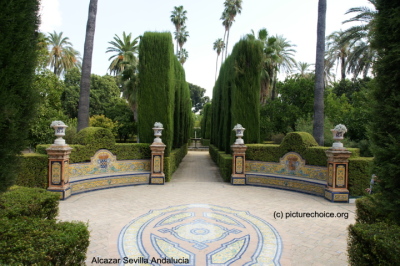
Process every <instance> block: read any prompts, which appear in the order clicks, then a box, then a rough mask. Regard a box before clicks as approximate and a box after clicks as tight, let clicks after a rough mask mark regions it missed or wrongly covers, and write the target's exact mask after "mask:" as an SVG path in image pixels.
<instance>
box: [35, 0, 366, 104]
mask: <svg viewBox="0 0 400 266" xmlns="http://www.w3.org/2000/svg"><path fill="white" fill-rule="evenodd" d="M327 2H328V8H327V24H326V34H327V35H329V34H330V33H332V32H333V31H337V30H340V29H346V28H347V27H348V25H346V24H345V25H342V21H344V20H346V19H348V18H350V17H351V16H349V15H347V16H345V15H344V13H345V12H346V11H347V10H348V9H349V8H352V7H359V6H369V5H368V4H369V3H368V1H367V0H334V1H333V0H328V1H327ZM223 3H224V1H223V0H201V1H198V0H197V1H195V0H192V1H190V0H150V1H132V0H128V1H127V0H113V1H110V0H99V1H98V10H97V21H96V33H95V40H94V51H93V66H92V73H95V74H98V75H105V74H106V73H107V69H108V66H109V64H110V62H109V61H108V58H109V57H110V56H111V54H110V53H108V54H106V53H105V51H106V49H107V47H108V46H110V45H109V43H108V42H109V41H111V40H112V39H113V37H114V35H115V34H117V35H119V36H122V32H123V31H125V32H126V33H132V36H133V37H137V36H139V35H142V34H143V33H144V32H145V31H158V32H164V31H169V32H171V33H173V32H174V31H175V27H174V25H173V24H172V22H171V20H170V15H171V11H172V10H173V9H174V6H180V5H183V6H184V8H185V10H187V17H188V20H187V22H186V25H187V30H188V31H189V35H190V37H189V39H188V42H187V43H186V44H185V45H184V48H185V49H186V50H187V51H188V53H189V58H188V59H187V62H186V63H185V64H184V68H185V71H186V80H187V81H188V82H190V83H193V84H196V85H198V86H200V87H203V88H205V89H206V90H207V92H206V95H208V96H211V95H212V89H213V86H214V81H215V66H216V59H217V53H216V52H215V51H214V50H213V43H214V42H215V40H217V39H218V38H223V36H224V27H223V26H222V20H220V17H221V14H222V12H223V9H224V6H223ZM88 8H89V0H42V13H41V14H42V25H41V28H40V29H41V31H43V32H44V33H48V32H53V31H56V32H63V36H65V37H69V39H70V42H71V43H72V44H73V47H74V48H75V49H76V50H78V51H79V52H80V53H81V56H82V57H83V46H84V41H85V31H86V22H87V15H88ZM317 12H318V0H280V1H277V0H261V1H260V0H259V1H255V0H243V9H242V14H241V15H238V16H237V17H236V19H235V22H234V23H233V26H232V28H231V33H230V37H229V43H228V45H229V46H228V52H229V51H230V50H231V49H232V47H233V45H234V44H235V43H236V42H238V41H239V40H240V38H241V37H243V36H245V35H246V34H248V33H250V31H251V30H252V29H253V30H254V31H255V32H258V30H259V29H261V28H264V27H265V28H267V30H268V32H269V34H270V35H275V34H279V35H283V36H284V37H285V38H286V39H287V40H289V41H290V42H291V43H292V44H295V45H296V48H295V49H296V50H297V53H296V55H295V59H296V60H297V61H302V62H307V63H310V64H314V63H315V47H316V31H317Z"/></svg>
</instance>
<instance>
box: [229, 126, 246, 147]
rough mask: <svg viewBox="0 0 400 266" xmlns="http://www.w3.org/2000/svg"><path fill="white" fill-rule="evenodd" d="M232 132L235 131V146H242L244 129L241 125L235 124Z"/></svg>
mask: <svg viewBox="0 0 400 266" xmlns="http://www.w3.org/2000/svg"><path fill="white" fill-rule="evenodd" d="M232 130H233V131H236V137H237V139H236V141H235V144H244V141H243V139H242V137H243V133H244V131H245V130H246V129H245V128H244V127H243V126H242V125H241V124H236V126H235V127H234V128H233V129H232Z"/></svg>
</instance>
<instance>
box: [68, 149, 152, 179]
mask: <svg viewBox="0 0 400 266" xmlns="http://www.w3.org/2000/svg"><path fill="white" fill-rule="evenodd" d="M150 166H151V163H150V160H121V161H117V158H116V156H114V155H113V154H112V153H111V152H110V151H109V150H105V149H102V150H98V151H97V152H96V153H95V155H94V156H93V157H92V158H91V159H90V163H74V164H70V165H69V167H68V174H69V177H70V179H71V181H72V180H77V179H79V178H81V177H87V176H99V175H107V174H110V175H111V174H122V173H131V172H147V171H150Z"/></svg>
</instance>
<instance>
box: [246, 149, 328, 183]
mask: <svg viewBox="0 0 400 266" xmlns="http://www.w3.org/2000/svg"><path fill="white" fill-rule="evenodd" d="M305 163H306V162H305V160H304V159H303V158H302V157H301V156H300V154H298V153H296V152H288V153H286V154H285V155H284V156H283V157H282V158H281V159H280V161H279V163H275V162H261V161H250V160H246V173H262V174H278V175H293V176H298V177H304V178H310V179H316V180H322V181H327V179H328V170H327V167H322V166H312V165H306V164H305Z"/></svg>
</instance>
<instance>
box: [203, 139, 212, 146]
mask: <svg viewBox="0 0 400 266" xmlns="http://www.w3.org/2000/svg"><path fill="white" fill-rule="evenodd" d="M201 146H206V147H207V146H210V140H209V139H201Z"/></svg>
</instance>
